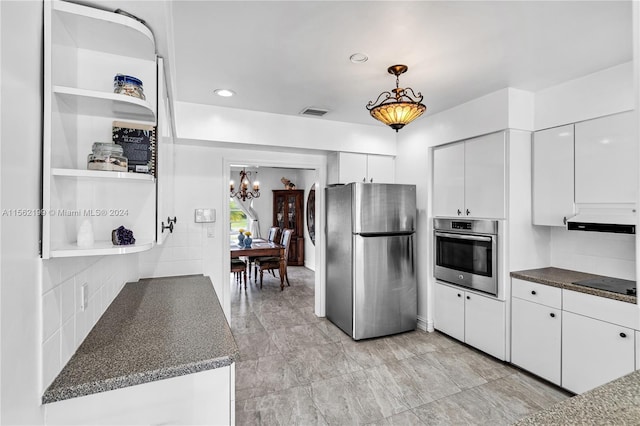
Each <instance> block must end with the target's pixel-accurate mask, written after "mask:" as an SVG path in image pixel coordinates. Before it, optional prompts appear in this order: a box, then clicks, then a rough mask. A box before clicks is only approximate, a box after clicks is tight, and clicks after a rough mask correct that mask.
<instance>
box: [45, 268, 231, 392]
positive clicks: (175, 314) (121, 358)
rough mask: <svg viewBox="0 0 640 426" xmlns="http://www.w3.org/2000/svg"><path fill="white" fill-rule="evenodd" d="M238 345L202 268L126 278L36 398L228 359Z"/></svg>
mask: <svg viewBox="0 0 640 426" xmlns="http://www.w3.org/2000/svg"><path fill="white" fill-rule="evenodd" d="M238 354H239V352H238V347H237V346H236V343H235V341H234V339H233V336H232V335H231V329H230V328H229V325H228V323H227V320H226V318H225V316H224V313H223V311H222V307H221V306H220V302H219V301H218V298H217V296H216V294H215V291H214V289H213V285H212V284H211V280H210V279H209V278H208V277H204V276H202V275H192V276H185V277H168V278H152V279H143V280H140V281H138V282H136V283H127V284H126V285H125V286H124V288H123V289H122V291H121V292H120V294H118V296H117V297H116V298H115V300H114V301H113V303H111V305H110V306H109V307H108V308H107V310H106V312H105V313H104V315H102V317H101V318H100V319H99V320H98V322H97V324H96V325H95V326H94V327H93V329H92V330H91V332H90V333H89V335H88V336H87V338H86V339H85V340H84V342H83V343H82V344H81V345H80V347H79V348H78V350H77V351H76V353H75V354H74V355H73V357H72V358H71V360H69V362H68V363H67V365H66V366H65V367H64V369H63V370H62V372H60V374H59V375H58V377H56V379H55V380H54V381H53V383H52V384H51V385H50V386H49V388H48V389H47V390H46V391H45V392H44V395H43V396H42V403H43V404H46V403H50V402H55V401H61V400H64V399H69V398H75V397H79V396H84V395H90V394H94V393H98V392H104V391H108V390H113V389H119V388H123V387H127V386H133V385H138V384H142V383H148V382H152V381H155V380H162V379H168V378H171V377H177V376H182V375H185V374H191V373H197V372H200V371H205V370H211V369H214V368H219V367H225V366H228V365H231V364H232V363H233V362H234V361H235V360H236V359H237V358H238Z"/></svg>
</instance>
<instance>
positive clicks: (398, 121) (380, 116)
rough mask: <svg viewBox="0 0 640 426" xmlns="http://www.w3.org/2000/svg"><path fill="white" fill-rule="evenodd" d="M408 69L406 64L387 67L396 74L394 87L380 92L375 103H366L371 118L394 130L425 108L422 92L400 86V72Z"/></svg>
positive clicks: (418, 114)
mask: <svg viewBox="0 0 640 426" xmlns="http://www.w3.org/2000/svg"><path fill="white" fill-rule="evenodd" d="M408 69H409V67H407V66H406V65H392V66H390V67H389V68H387V71H388V72H389V74H393V75H395V76H396V88H395V89H393V90H391V91H390V92H382V93H380V95H378V99H376V101H375V103H374V102H373V101H369V103H368V104H367V109H368V110H369V113H370V114H371V116H372V117H373V118H375V119H376V120H380V121H382V122H383V123H384V124H386V125H387V126H389V127H391V128H392V129H394V130H395V131H396V132H397V131H398V130H400V129H402V128H403V127H404V126H405V125H406V124H409V123H411V122H412V121H413V120H415V119H416V118H418V117H420V116H421V115H422V113H423V112H425V111H426V110H427V107H426V106H424V105H423V104H422V99H423V97H422V93H420V92H418V94H417V95H416V94H415V93H414V91H413V89H411V88H410V87H407V88H406V89H403V88H401V87H400V74H404V73H405V72H407V70H408Z"/></svg>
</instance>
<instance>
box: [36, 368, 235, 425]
mask: <svg viewBox="0 0 640 426" xmlns="http://www.w3.org/2000/svg"><path fill="white" fill-rule="evenodd" d="M234 418H235V364H231V365H230V366H227V367H220V368H215V369H213V370H206V371H201V372H198V373H192V374H186V375H184V376H178V377H172V378H169V379H164V380H158V381H153V382H149V383H143V384H140V385H135V386H129V387H124V388H120V389H115V390H111V391H107V392H100V393H95V394H91V395H87V396H81V397H78V398H71V399H65V400H63V401H59V402H52V403H49V404H45V405H44V424H45V425H85V426H86V425H190V424H197V425H205V424H206V425H229V424H234Z"/></svg>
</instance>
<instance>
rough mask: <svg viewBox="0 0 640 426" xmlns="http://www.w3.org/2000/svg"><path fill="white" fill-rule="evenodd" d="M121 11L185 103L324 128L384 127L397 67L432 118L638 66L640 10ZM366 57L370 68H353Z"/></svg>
mask: <svg viewBox="0 0 640 426" xmlns="http://www.w3.org/2000/svg"><path fill="white" fill-rule="evenodd" d="M99 3H107V2H99ZM109 3H111V2H109ZM121 3H123V4H126V6H121V7H123V8H124V9H126V10H129V11H131V12H132V13H136V14H138V15H139V16H140V17H141V18H143V19H146V20H147V21H148V23H149V25H150V26H151V27H152V29H153V30H154V33H155V34H156V36H157V38H158V47H159V50H160V53H162V54H163V55H164V56H165V57H168V60H169V61H170V62H171V66H172V72H173V73H174V75H173V78H174V81H173V83H174V87H173V88H174V91H175V93H174V99H175V100H179V101H186V102H194V103H201V104H210V105H218V106H225V107H232V108H243V109H251V110H257V111H267V112H273V113H279V114H291V115H296V114H298V113H299V112H300V111H301V110H302V109H303V108H305V107H309V106H313V107H320V108H327V109H329V110H330V111H331V112H330V113H328V114H327V115H325V116H324V117H323V118H321V119H322V120H337V121H346V122H353V123H364V124H374V125H375V124H376V123H377V122H376V121H375V120H373V119H372V118H371V117H370V116H369V114H368V112H367V110H366V109H365V105H366V103H367V102H368V101H370V100H375V98H376V97H377V96H378V94H379V93H380V92H382V91H384V90H389V89H391V88H393V87H394V85H395V78H394V77H393V76H391V75H389V74H387V71H386V69H387V67H388V66H389V65H393V64H396V63H402V64H407V65H408V66H409V71H408V72H407V73H406V74H404V75H403V76H401V78H400V83H401V86H404V87H412V88H413V89H414V90H415V91H421V92H422V94H423V95H424V104H425V105H427V113H426V114H427V115H428V114H433V113H436V112H438V111H442V110H445V109H447V108H450V107H452V106H455V105H458V104H460V103H463V102H466V101H469V100H471V99H474V98H477V97H479V96H482V95H484V94H487V93H490V92H493V91H495V90H499V89H502V88H504V87H515V88H519V89H524V90H530V91H537V90H540V89H543V88H546V87H549V86H552V85H555V84H558V83H560V82H563V81H566V80H570V79H573V78H576V77H580V76H583V75H586V74H589V73H592V72H595V71H598V70H602V69H605V68H608V67H611V66H614V65H618V64H620V63H623V62H627V61H630V60H631V59H632V20H631V2H630V1H568V2H564V1H550V2H547V1H497V2H491V1H470V2H464V1H455V2H454V1H438V2H436V1H411V2H398V1H351V2H347V1H290V2H284V1H257V2H248V1H246V2H245V1H187V0H180V1H174V2H172V3H170V4H169V3H165V2H162V1H153V2H140V4H138V2H121ZM152 4H155V5H156V7H155V8H154V7H152ZM158 4H161V7H159V6H158ZM160 11H163V13H164V15H162V14H161V13H160ZM167 25H169V26H167ZM171 26H172V32H173V37H172V38H173V40H172V42H171V41H169V42H167V40H166V36H165V34H167V28H169V29H171ZM168 34H171V30H170V31H169V32H168ZM172 45H173V46H172ZM355 52H363V53H366V54H367V55H368V56H369V61H368V62H366V63H364V64H353V63H351V62H350V61H349V56H350V55H351V54H352V53H355ZM216 88H229V89H232V90H234V91H235V92H236V93H237V95H236V96H235V97H233V98H221V97H218V96H216V95H214V94H213V90H214V89H216ZM378 124H379V123H378ZM379 125H381V124H379Z"/></svg>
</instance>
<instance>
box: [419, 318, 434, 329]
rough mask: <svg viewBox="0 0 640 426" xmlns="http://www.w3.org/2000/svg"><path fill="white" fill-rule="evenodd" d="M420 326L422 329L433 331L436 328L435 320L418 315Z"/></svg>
mask: <svg viewBox="0 0 640 426" xmlns="http://www.w3.org/2000/svg"><path fill="white" fill-rule="evenodd" d="M418 328H419V329H420V330H422V331H428V332H429V333H431V332H432V331H433V330H434V328H433V320H427V319H425V318H423V317H421V316H419V315H418Z"/></svg>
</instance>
